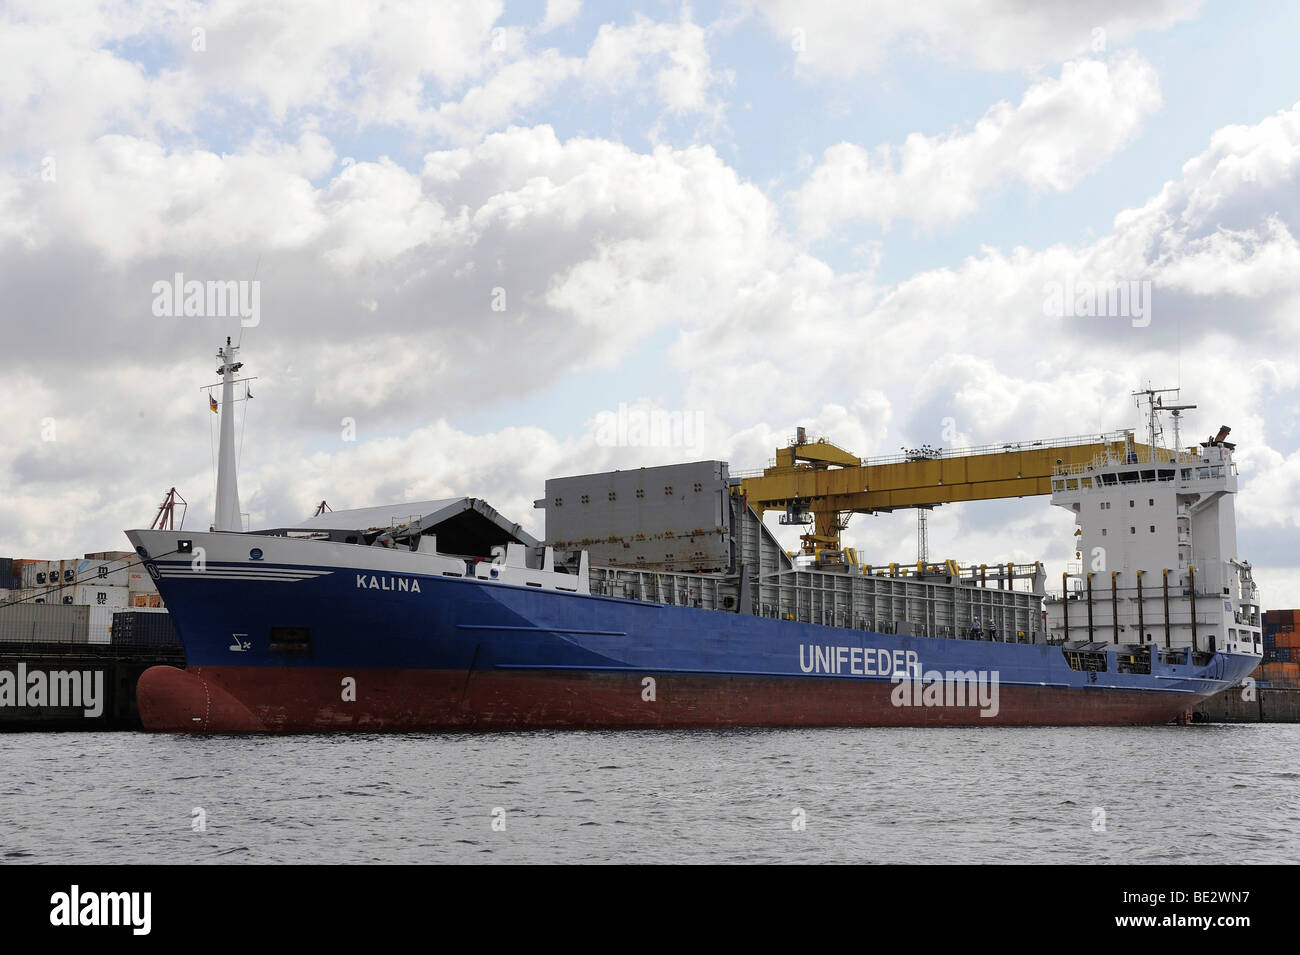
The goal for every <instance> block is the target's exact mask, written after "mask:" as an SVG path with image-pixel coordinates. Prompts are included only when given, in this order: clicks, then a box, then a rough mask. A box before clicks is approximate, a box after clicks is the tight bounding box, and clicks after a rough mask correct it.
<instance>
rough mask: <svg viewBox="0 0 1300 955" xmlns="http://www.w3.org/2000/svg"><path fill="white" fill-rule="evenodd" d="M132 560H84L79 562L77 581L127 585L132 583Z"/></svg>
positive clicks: (114, 585) (119, 585) (115, 585)
mask: <svg viewBox="0 0 1300 955" xmlns="http://www.w3.org/2000/svg"><path fill="white" fill-rule="evenodd" d="M129 564H130V561H126V560H82V561H78V562H77V582H78V583H85V584H109V585H110V586H113V587H126V586H129V584H130V575H131V571H130V570H129V569H128V565H129Z"/></svg>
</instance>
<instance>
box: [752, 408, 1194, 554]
mask: <svg viewBox="0 0 1300 955" xmlns="http://www.w3.org/2000/svg"><path fill="white" fill-rule="evenodd" d="M800 432H801V433H800V435H799V437H798V438H796V439H794V440H792V441H791V443H790V445H789V446H788V447H785V448H780V449H778V450H777V452H776V462H775V464H773V465H772V466H771V467H768V468H766V469H764V471H763V473H762V474H761V475H753V476H749V477H744V478H742V479H741V490H742V492H743V493H744V495H745V496H746V498H747V500H748V502H749V504H750V506H752V507H753V508H754V509H755V510H757V511H758V512H759V514H762V513H763V512H765V511H768V510H772V509H776V508H784V509H785V512H786V515H785V517H783V519H782V522H783V523H790V524H809V523H811V524H812V525H813V531H812V533H808V534H804V535H803V538H802V540H803V549H804V551H805V553H810V554H818V555H819V554H820V553H821V551H823V550H839V549H840V531H841V530H843V527H844V525H845V523H846V521H847V517H848V515H850V514H870V513H874V512H876V511H892V510H895V509H898V508H911V507H922V508H932V507H937V506H939V505H940V504H951V503H954V502H958V501H988V500H995V499H998V498H1010V497H1028V496H1032V495H1039V494H1050V493H1051V492H1052V475H1053V474H1057V473H1060V472H1061V471H1062V470H1066V469H1071V468H1075V467H1080V466H1086V465H1088V464H1090V463H1092V462H1093V461H1094V460H1095V459H1097V458H1098V457H1099V456H1103V455H1109V456H1112V457H1113V456H1115V455H1120V454H1123V455H1134V457H1133V458H1132V460H1134V461H1136V460H1139V459H1141V460H1144V461H1151V460H1164V459H1173V457H1174V452H1172V451H1168V450H1166V449H1164V448H1156V449H1154V451H1153V450H1152V449H1151V447H1150V446H1149V445H1142V444H1135V443H1134V441H1133V432H1132V431H1128V430H1125V431H1112V432H1109V433H1106V434H1100V435H1099V434H1092V435H1083V436H1075V437H1069V438H1056V439H1050V440H1041V441H1033V442H1021V443H1012V444H1001V445H985V446H982V447H977V448H960V449H951V450H940V449H936V448H929V447H926V448H922V449H913V450H904V451H903V453H901V454H898V455H892V456H890V457H883V458H872V459H867V460H863V459H860V458H857V457H855V456H854V455H853V454H852V453H850V452H848V451H845V450H844V449H843V448H839V447H836V446H835V445H833V444H830V443H829V442H826V441H824V440H819V441H812V442H809V441H806V440H805V439H804V436H803V434H802V429H800ZM1162 456H1163V457H1162Z"/></svg>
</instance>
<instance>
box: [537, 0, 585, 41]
mask: <svg viewBox="0 0 1300 955" xmlns="http://www.w3.org/2000/svg"><path fill="white" fill-rule="evenodd" d="M581 12H582V0H546V16H545V18H544V19H543V20H542V22H541V25H540V26H539V27H538V28H537V29H538V31H539V32H541V33H547V32H549V31H551V30H554V29H555V28H556V27H561V26H564V25H565V24H566V23H572V22H573V21H574V20H576V19H577V17H578V14H580V13H581Z"/></svg>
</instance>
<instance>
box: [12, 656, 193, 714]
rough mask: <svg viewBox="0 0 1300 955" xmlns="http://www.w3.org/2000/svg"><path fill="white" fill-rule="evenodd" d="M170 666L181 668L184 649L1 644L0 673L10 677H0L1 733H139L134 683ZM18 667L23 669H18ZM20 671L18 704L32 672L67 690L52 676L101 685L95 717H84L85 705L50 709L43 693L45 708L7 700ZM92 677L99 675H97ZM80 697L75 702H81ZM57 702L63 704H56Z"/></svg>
mask: <svg viewBox="0 0 1300 955" xmlns="http://www.w3.org/2000/svg"><path fill="white" fill-rule="evenodd" d="M158 664H168V665H170V666H178V667H183V666H185V651H184V650H183V649H181V648H180V647H139V646H112V645H109V644H85V643H29V644H19V643H4V644H0V673H3V672H4V671H8V672H9V673H10V674H13V676H11V677H0V732H8V731H31V730H78V731H83V732H100V731H104V730H138V729H141V725H140V713H139V710H138V709H137V708H136V702H135V684H136V681H137V680H139V679H140V674H141V673H143V672H144V671H145V670H147V669H149V667H151V666H156V665H158ZM20 667H22V670H21V671H20V669H19V668H20ZM20 672H23V673H24V674H25V675H27V677H28V681H29V682H28V687H25V688H24V691H23V695H22V698H21V700H22V701H23V702H25V701H26V700H27V699H28V697H27V692H28V690H29V688H30V687H31V678H32V675H33V674H36V673H40V674H44V676H43V677H41V678H38V682H43V683H44V684H45V690H46V692H47V693H48V686H49V684H50V683H51V682H52V681H54V680H56V679H57V680H58V682H60V683H62V684H63V685H64V687H65V688H66V687H67V685H68V683H69V682H70V681H69V680H68V679H67V677H66V676H64V677H61V678H56V677H53V676H52V675H53V674H65V675H66V674H72V673H79V674H80V677H79V678H78V679H77V681H76V685H78V687H79V688H80V683H81V682H83V681H84V680H86V679H87V675H88V674H89V679H91V680H92V682H93V685H96V686H99V687H102V691H101V694H100V695H101V696H102V698H100V699H97V700H96V708H97V709H99V710H100V712H99V715H97V716H87V715H86V709H85V706H84V705H74V706H51V705H48V702H49V701H51V700H52V699H53V695H52V694H50V695H47V698H46V699H47V705H44V706H17V705H15V704H16V702H18V701H19V698H18V697H17V696H16V695H15V696H14V697H12V698H7V697H6V695H5V694H6V691H5V687H6V686H7V687H8V691H7V692H8V693H14V691H15V689H16V683H17V677H18V674H19V673H20ZM95 674H102V675H101V676H96V675H95ZM84 692H85V691H84V690H82V694H83V699H82V700H81V701H79V702H82V703H83V704H84V702H85V699H84ZM60 701H61V700H60Z"/></svg>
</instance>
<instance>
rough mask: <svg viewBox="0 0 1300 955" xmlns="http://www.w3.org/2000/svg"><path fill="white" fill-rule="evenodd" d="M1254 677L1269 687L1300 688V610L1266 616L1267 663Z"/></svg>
mask: <svg viewBox="0 0 1300 955" xmlns="http://www.w3.org/2000/svg"><path fill="white" fill-rule="evenodd" d="M1252 676H1253V677H1254V678H1255V679H1256V680H1257V681H1258V682H1260V683H1266V684H1268V685H1269V686H1286V687H1296V686H1300V610H1267V611H1265V612H1264V662H1263V663H1261V664H1260V666H1259V669H1257V670H1256V671H1255V672H1254V673H1253V674H1252Z"/></svg>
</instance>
